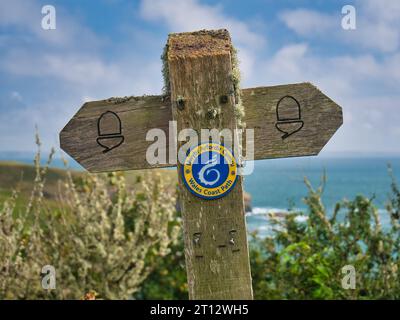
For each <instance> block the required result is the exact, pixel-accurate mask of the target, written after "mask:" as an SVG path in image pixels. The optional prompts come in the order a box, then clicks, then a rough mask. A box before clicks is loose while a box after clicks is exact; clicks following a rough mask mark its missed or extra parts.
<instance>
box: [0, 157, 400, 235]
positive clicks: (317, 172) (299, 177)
mask: <svg viewBox="0 0 400 320" xmlns="http://www.w3.org/2000/svg"><path fill="white" fill-rule="evenodd" d="M32 159H33V154H29V153H10V152H8V153H0V161H1V160H7V161H19V162H24V163H28V164H32V163H33V161H32ZM52 165H53V166H54V167H61V168H63V167H64V165H63V162H62V161H61V159H59V158H55V160H54V161H53V164H52ZM69 165H70V167H71V168H72V169H78V170H83V169H82V167H81V166H80V165H79V164H77V163H76V162H74V161H73V160H71V159H69ZM389 165H390V166H391V167H392V170H393V175H394V177H395V179H396V180H397V181H398V182H399V183H400V155H396V156H393V155H392V156H390V155H388V156H384V155H369V154H368V155H362V156H360V155H349V156H346V155H341V156H317V157H302V158H287V159H272V160H260V161H256V162H255V167H254V171H253V173H252V174H250V175H248V176H245V178H244V189H245V191H246V192H248V193H249V194H250V195H251V206H252V210H251V211H250V212H248V213H247V214H246V220H247V226H248V230H249V231H254V230H258V231H259V232H260V235H267V234H268V233H269V232H270V227H271V226H270V224H269V223H268V222H269V218H268V215H267V213H271V212H272V213H278V214H280V215H284V214H285V213H287V212H288V210H289V209H291V210H298V211H301V212H304V219H307V216H306V215H307V206H306V205H305V203H304V201H303V199H304V197H305V196H306V195H307V192H308V191H307V187H306V185H305V183H304V179H305V178H307V179H308V180H309V181H310V182H311V184H312V186H313V187H314V188H318V186H319V185H320V184H321V180H322V177H323V176H324V175H325V176H326V183H325V187H324V192H323V195H322V201H323V204H324V206H325V207H326V209H327V212H328V214H331V213H332V212H333V209H334V207H335V204H336V203H337V202H339V201H342V200H344V199H348V200H351V199H354V198H355V197H356V196H357V195H364V196H366V197H369V198H373V203H374V204H375V206H376V207H377V208H378V210H379V213H380V216H381V222H382V224H383V226H387V225H388V224H389V217H388V215H387V214H386V211H385V206H386V204H387V202H388V200H389V198H390V194H391V181H392V180H391V176H390V174H389V171H388V166H389Z"/></svg>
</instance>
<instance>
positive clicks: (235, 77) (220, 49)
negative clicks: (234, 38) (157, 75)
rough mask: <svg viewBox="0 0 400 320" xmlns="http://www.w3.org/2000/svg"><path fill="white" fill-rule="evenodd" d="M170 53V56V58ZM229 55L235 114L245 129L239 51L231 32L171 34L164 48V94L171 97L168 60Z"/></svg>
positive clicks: (238, 123) (207, 31) (202, 31)
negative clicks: (233, 42) (232, 41)
mask: <svg viewBox="0 0 400 320" xmlns="http://www.w3.org/2000/svg"><path fill="white" fill-rule="evenodd" d="M168 52H169V56H168ZM224 53H229V54H230V56H231V63H232V73H231V79H232V82H233V88H234V92H233V94H234V98H235V105H234V113H235V118H236V120H237V126H238V127H239V128H243V127H245V123H244V122H243V118H244V107H243V105H242V99H241V90H240V70H239V60H238V58H237V50H236V48H235V47H234V46H233V45H232V43H231V40H230V36H229V32H228V31H227V30H226V29H219V30H200V31H194V32H183V33H171V34H170V35H169V36H168V41H167V44H166V45H165V47H164V51H163V54H162V55H161V60H162V74H163V78H164V87H163V94H164V95H170V79H169V69H168V59H180V58H184V57H201V56H203V55H212V54H215V55H220V54H224Z"/></svg>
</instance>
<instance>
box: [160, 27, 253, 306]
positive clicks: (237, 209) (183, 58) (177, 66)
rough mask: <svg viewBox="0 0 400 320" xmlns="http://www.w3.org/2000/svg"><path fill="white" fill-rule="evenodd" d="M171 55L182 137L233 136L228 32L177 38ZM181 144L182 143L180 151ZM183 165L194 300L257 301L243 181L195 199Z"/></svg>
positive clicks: (186, 235) (174, 102) (175, 112)
mask: <svg viewBox="0 0 400 320" xmlns="http://www.w3.org/2000/svg"><path fill="white" fill-rule="evenodd" d="M167 50H168V51H167V59H168V69H169V80H170V86H171V101H172V114H173V118H174V120H176V121H177V129H178V132H181V130H183V129H186V128H190V129H194V130H196V131H197V133H198V136H199V137H200V136H201V134H200V130H201V129H212V128H215V129H218V130H223V129H230V130H231V131H232V132H234V129H236V126H237V124H236V120H237V119H236V117H235V110H234V109H235V95H234V93H235V87H234V79H233V66H232V50H233V48H232V44H231V39H230V37H229V34H228V31H226V30H218V31H200V32H195V33H182V34H172V35H170V36H169V39H168V43H167ZM179 104H181V106H179ZM202 142H208V140H207V141H202ZM218 142H221V141H218ZM182 144H183V142H178V150H179V148H180V147H181V145H182ZM192 147H194V146H192ZM181 166H182V164H180V163H179V161H178V175H179V192H180V201H181V202H180V203H181V208H182V215H183V223H184V228H183V229H184V238H185V256H186V264H187V266H186V268H187V276H188V285H189V296H190V298H191V299H252V286H251V276H250V264H249V253H248V248H247V236H246V222H245V212H244V204H243V186H242V178H241V177H238V181H237V182H236V185H235V187H234V189H233V190H232V192H230V193H229V194H228V195H226V196H225V197H221V198H219V199H215V200H213V201H212V202H210V200H205V199H199V198H194V197H193V194H191V193H190V192H189V190H188V189H187V188H186V187H185V186H184V182H183V181H182V174H181V172H182V171H181Z"/></svg>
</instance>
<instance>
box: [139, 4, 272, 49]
mask: <svg viewBox="0 0 400 320" xmlns="http://www.w3.org/2000/svg"><path fill="white" fill-rule="evenodd" d="M141 14H142V16H143V17H144V18H146V19H148V20H151V21H159V20H160V19H162V20H163V22H165V23H166V24H167V25H168V27H169V28H170V29H171V31H172V32H184V31H196V30H200V29H219V28H226V29H228V30H229V31H230V32H231V34H232V38H233V40H234V41H237V42H238V43H240V44H242V45H248V46H252V47H258V46H260V45H263V44H264V43H265V42H264V41H265V39H264V38H263V37H262V36H260V35H259V34H257V33H256V32H253V31H251V30H250V28H249V27H248V25H247V24H245V23H244V22H242V21H239V20H236V19H233V18H231V17H228V16H227V15H225V14H224V13H223V9H222V7H221V6H210V5H206V4H200V3H199V2H198V1H196V0H170V1H163V0H143V1H142V2H141Z"/></svg>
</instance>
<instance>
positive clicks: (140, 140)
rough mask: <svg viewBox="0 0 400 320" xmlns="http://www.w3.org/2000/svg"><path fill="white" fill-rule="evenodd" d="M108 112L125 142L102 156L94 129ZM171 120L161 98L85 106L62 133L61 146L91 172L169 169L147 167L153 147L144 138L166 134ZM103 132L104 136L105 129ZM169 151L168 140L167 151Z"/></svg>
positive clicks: (131, 98) (111, 101) (112, 101)
mask: <svg viewBox="0 0 400 320" xmlns="http://www.w3.org/2000/svg"><path fill="white" fill-rule="evenodd" d="M107 111H112V112H115V113H116V114H117V115H118V117H119V118H120V120H121V126H122V132H121V134H122V135H123V136H124V141H123V143H122V144H121V145H120V146H118V147H117V148H115V149H112V150H111V151H109V152H107V153H103V151H104V148H103V147H101V146H100V145H99V144H98V142H97V138H98V136H99V134H98V127H97V126H98V119H99V117H100V116H101V115H102V114H104V113H105V112H107ZM171 117H172V115H171V108H170V102H169V101H166V100H165V99H164V98H163V97H162V96H144V97H129V98H111V99H107V100H101V101H94V102H87V103H85V104H84V105H83V106H82V108H81V109H80V110H79V111H78V112H77V114H76V115H75V116H74V117H73V118H72V119H71V120H70V121H69V122H68V124H67V125H66V126H65V127H64V129H63V130H62V131H61V133H60V145H61V148H62V149H63V150H64V151H65V152H67V153H68V154H69V155H70V156H71V157H72V158H74V159H75V160H76V161H77V162H79V163H80V164H81V165H82V166H83V167H84V168H85V169H87V170H89V171H91V172H100V171H117V170H130V169H144V168H152V167H168V166H170V165H169V164H155V165H150V164H149V163H148V162H147V161H146V150H147V148H148V147H149V146H150V145H151V144H152V143H153V142H152V141H146V134H147V132H148V130H150V129H152V128H160V129H162V130H164V131H165V132H167V133H168V132H169V129H168V121H169V120H170V119H171ZM106 125H107V124H106ZM110 125H112V124H110ZM105 130H106V132H107V127H106V128H105ZM108 132H110V130H109V131H108ZM167 137H168V136H167ZM168 148H169V144H168V139H167V145H166V150H168ZM166 150H165V151H166ZM167 155H168V152H167ZM167 159H168V158H167Z"/></svg>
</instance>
